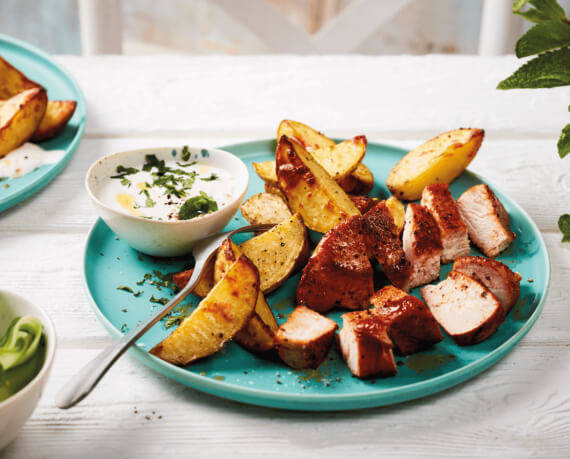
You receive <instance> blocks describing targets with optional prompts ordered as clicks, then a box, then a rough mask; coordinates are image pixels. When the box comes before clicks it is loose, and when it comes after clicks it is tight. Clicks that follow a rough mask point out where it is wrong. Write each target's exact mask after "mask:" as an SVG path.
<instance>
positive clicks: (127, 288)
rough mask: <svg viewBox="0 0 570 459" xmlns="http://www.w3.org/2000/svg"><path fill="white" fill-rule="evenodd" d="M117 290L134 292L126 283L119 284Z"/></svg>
mask: <svg viewBox="0 0 570 459" xmlns="http://www.w3.org/2000/svg"><path fill="white" fill-rule="evenodd" d="M117 290H122V291H124V292H129V293H135V292H133V289H132V288H131V287H127V286H126V285H119V286H118V287H117Z"/></svg>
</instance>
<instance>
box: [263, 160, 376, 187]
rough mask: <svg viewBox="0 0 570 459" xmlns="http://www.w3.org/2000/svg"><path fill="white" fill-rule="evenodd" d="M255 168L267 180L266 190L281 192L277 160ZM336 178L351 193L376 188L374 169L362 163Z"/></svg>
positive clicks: (264, 162)
mask: <svg viewBox="0 0 570 459" xmlns="http://www.w3.org/2000/svg"><path fill="white" fill-rule="evenodd" d="M253 168H254V169H255V172H256V173H257V175H258V176H259V178H261V179H262V180H263V181H264V182H265V191H267V192H268V193H275V194H279V193H280V192H281V190H280V189H279V186H278V184H277V173H276V172H275V161H263V162H261V163H253ZM334 180H335V181H336V182H337V183H338V184H339V185H340V187H341V188H342V189H343V190H344V191H345V192H347V193H349V194H356V195H366V194H368V193H370V191H372V188H374V176H373V175H372V171H371V170H370V169H368V167H366V166H365V165H364V164H362V163H360V164H359V165H358V166H357V167H356V169H355V170H354V171H353V172H352V173H350V174H349V175H348V176H346V177H344V178H342V179H334Z"/></svg>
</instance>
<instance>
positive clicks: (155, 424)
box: [0, 56, 570, 458]
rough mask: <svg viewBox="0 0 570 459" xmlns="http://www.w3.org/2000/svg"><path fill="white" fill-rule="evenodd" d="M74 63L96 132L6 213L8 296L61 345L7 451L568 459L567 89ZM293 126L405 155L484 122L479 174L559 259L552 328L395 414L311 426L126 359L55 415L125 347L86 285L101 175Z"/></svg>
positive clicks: (413, 69)
mask: <svg viewBox="0 0 570 459" xmlns="http://www.w3.org/2000/svg"><path fill="white" fill-rule="evenodd" d="M59 60H60V61H61V62H62V63H63V64H64V65H65V66H67V67H68V68H69V69H70V70H71V71H72V73H73V74H74V75H75V76H76V78H77V79H78V81H79V84H80V85H81V86H82V88H84V91H85V95H86V97H87V103H88V110H89V116H88V127H87V133H86V137H85V139H84V140H83V141H82V143H81V145H80V147H79V149H78V151H77V153H76V155H75V157H74V158H73V160H72V161H71V162H70V164H69V165H68V166H67V167H66V169H65V170H64V171H63V173H62V174H61V175H60V176H59V177H58V178H57V179H56V180H55V181H54V182H53V183H52V184H50V185H49V186H48V187H47V188H46V189H44V190H43V191H42V192H41V193H39V194H36V195H35V196H34V197H32V198H31V199H28V200H27V201H26V202H25V203H22V204H20V205H18V206H16V207H15V208H13V209H10V210H8V211H7V212H4V213H3V214H2V215H1V216H0V254H1V258H0V260H1V261H0V286H1V287H3V288H9V289H10V290H14V291H21V292H23V293H24V294H25V295H26V296H27V297H28V298H29V299H30V300H32V301H33V302H37V303H39V304H42V305H43V306H44V307H45V308H46V309H47V311H48V312H49V313H50V315H51V317H52V318H53V320H54V322H55V325H56V329H57V332H58V336H59V347H58V353H57V356H56V362H55V365H54V369H53V372H52V375H51V379H50V381H49V382H48V385H47V388H46V393H45V395H44V397H43V398H42V400H41V401H40V404H39V406H38V408H37V409H36V411H35V412H34V414H33V416H32V418H31V419H30V421H29V422H28V423H27V424H26V426H25V427H24V429H23V431H22V432H21V434H20V436H19V437H18V439H17V440H16V441H15V442H14V443H13V444H12V445H10V446H9V447H8V449H7V450H6V451H5V452H4V454H3V455H2V457H8V458H20V457H48V458H50V457H58V458H60V457H61V458H67V457H69V458H75V457H85V458H89V457H104V456H106V457H157V456H159V455H160V456H165V457H170V456H175V455H178V456H184V457H186V456H191V457H220V456H221V455H227V453H228V452H231V455H232V457H248V458H249V457H267V456H272V457H273V456H274V457H283V456H287V457H325V456H326V457H339V458H340V457H343V458H344V457H347V456H355V455H358V456H360V457H379V456H382V457H419V456H425V457H441V456H447V457H483V456H489V457H531V456H535V457H567V456H568V454H567V453H568V451H569V450H570V435H569V434H570V432H569V424H568V416H569V410H570V389H569V388H568V384H567V382H568V380H569V379H570V353H569V352H568V348H569V346H570V315H569V314H568V298H569V297H570V282H569V279H570V247H568V244H566V245H565V244H562V243H561V242H560V234H559V233H558V232H557V231H556V220H557V217H558V215H559V214H560V213H563V212H564V211H568V210H569V206H568V204H567V203H568V195H569V191H570V176H569V172H570V169H569V168H568V166H567V164H566V163H565V162H563V161H561V160H560V159H558V158H557V156H556V154H555V143H556V138H557V133H558V132H559V130H560V128H561V126H562V125H563V124H564V123H565V122H566V121H565V117H566V116H567V113H566V106H565V105H564V104H563V103H562V101H563V100H567V99H569V97H568V96H569V95H570V93H569V92H568V90H567V89H562V90H552V91H536V92H533V91H528V92H525V91H519V92H516V93H515V92H511V93H500V92H498V91H495V90H494V86H495V85H496V81H498V80H499V79H500V78H501V77H502V76H504V75H507V74H508V73H509V71H510V70H512V69H513V68H514V67H515V65H516V62H515V59H514V58H512V57H505V58H491V59H477V58H474V57H454V58H450V57H442V56H431V57H422V58H411V57H401V58H396V57H382V58H368V57H343V56H335V57H318V58H304V57H303V58H300V57H293V56H285V57H283V56H282V57H248V58H218V57H212V58H210V57H208V58H201V57H200V58H178V57H168V58H166V57H160V58H154V57H153V58H117V57H105V58H90V59H78V58H73V57H59ZM418 75H421V76H422V78H418V77H417V76H418ZM284 117H291V118H298V119H300V120H303V121H306V122H308V123H312V124H314V125H315V127H317V128H319V129H321V130H323V131H325V132H326V133H327V134H329V135H331V136H338V137H346V136H353V135H356V134H360V133H364V134H367V135H368V137H369V140H371V141H374V140H378V141H385V142H390V143H393V144H396V145H400V146H402V147H405V148H412V147H414V146H416V145H417V144H418V143H421V142H422V141H424V140H425V139H427V138H428V137H431V136H434V135H436V134H437V133H439V132H440V131H442V130H444V129H447V128H453V127H458V126H462V125H472V126H476V127H483V128H485V129H486V131H487V138H486V140H485V142H484V144H483V147H482V149H481V151H480V154H479V155H478V157H477V158H476V160H475V161H474V162H473V164H472V166H471V167H470V169H471V170H473V171H474V172H477V173H480V174H481V175H483V176H485V177H486V178H487V179H489V180H490V181H491V182H492V183H494V184H495V185H496V186H497V187H499V188H500V189H501V190H503V191H504V192H505V193H507V194H509V195H510V196H511V197H512V198H513V199H514V200H515V201H517V202H518V203H519V204H521V205H522V207H523V208H525V210H526V211H527V212H528V213H529V214H530V215H531V217H532V218H533V219H534V220H535V221H536V222H537V224H538V226H539V227H540V229H541V230H542V232H543V234H544V237H545V240H546V242H547V246H548V249H549V252H550V255H551V257H552V272H553V277H552V288H551V291H550V295H549V298H548V301H547V303H546V305H545V309H544V312H543V314H542V316H541V317H540V318H539V320H538V322H537V323H536V325H535V327H534V328H533V329H532V330H531V331H530V333H529V334H528V335H527V337H526V338H525V339H524V340H523V341H522V342H521V343H520V344H519V346H517V348H516V349H515V350H514V351H513V352H512V353H511V354H509V355H508V356H507V357H506V358H505V359H504V360H503V361H501V362H500V363H499V364H498V365H496V366H495V367H493V368H492V369H490V370H488V371H487V372H485V373H484V374H482V375H480V376H478V377H476V378H475V379H474V380H472V381H469V382H467V383H465V384H462V385H460V386H459V387H457V388H454V389H451V390H449V391H446V392H444V393H442V394H439V395H436V396H432V397H428V398H425V399H422V400H418V401H413V402H408V403H404V404H399V405H396V406H392V407H387V408H381V409H371V410H364V411H358V412H348V413H316V414H310V415H309V414H304V413H294V412H285V411H277V410H270V409H263V408H256V407H248V406H245V405H241V404H238V403H234V402H228V401H224V400H221V399H217V398H215V397H212V396H208V395H204V394H201V393H199V392H196V391H194V390H192V389H188V388H186V387H184V386H182V385H180V384H177V383H174V382H172V381H170V380H168V379H167V378H165V377H163V376H161V375H159V374H157V373H155V372H153V371H151V370H149V369H148V368H146V367H144V366H143V365H142V364H140V363H139V362H138V361H136V360H135V359H134V358H133V357H132V356H127V357H125V358H123V359H122V360H121V361H120V362H119V363H118V364H117V366H116V367H115V368H114V369H113V370H112V373H110V374H109V376H108V377H107V378H106V379H105V380H103V382H102V383H101V385H100V387H98V388H97V390H96V391H95V392H94V393H93V394H92V396H91V397H89V398H88V399H86V400H85V401H84V402H83V403H82V404H81V405H79V406H78V407H77V408H76V409H74V410H71V411H66V412H63V411H60V410H58V409H56V408H55V406H54V403H53V398H54V394H55V392H56V391H57V389H59V387H61V385H62V384H64V383H65V381H66V380H67V379H68V378H69V377H70V376H71V375H72V374H73V373H74V372H75V371H76V370H77V369H78V368H79V367H80V366H81V365H82V364H83V363H84V362H86V361H87V360H88V359H89V358H91V357H93V356H94V355H95V354H96V353H97V352H99V351H100V350H101V349H102V348H103V347H104V346H105V345H107V344H109V343H110V342H111V338H110V337H109V335H108V334H107V333H106V332H105V330H104V329H103V327H102V326H101V325H100V324H99V322H98V321H97V319H96V318H95V316H94V314H93V312H92V311H91V309H90V306H89V305H88V302H87V299H86V296H85V294H84V291H83V286H82V281H81V263H82V253H83V249H84V244H85V238H86V235H87V232H88V230H89V228H90V226H91V224H92V223H93V221H94V220H95V218H96V214H95V212H94V209H93V208H92V207H91V204H90V202H89V199H88V197H87V195H86V193H85V191H84V188H83V180H84V175H85V173H86V171H87V168H88V166H89V165H90V164H91V163H92V162H93V161H94V160H95V159H96V158H98V157H100V156H102V155H104V154H107V153H110V152H113V151H118V150H123V149H130V148H137V147H142V146H145V147H146V146H152V145H156V146H159V145H180V144H186V143H188V144H200V145H205V146H217V145H223V144H228V143H233V142H235V141H246V140H254V139H256V138H268V137H271V136H273V135H274V132H275V129H276V125H277V123H278V121H279V120H280V119H282V118H284ZM135 407H136V408H135ZM135 411H136V412H135ZM159 416H161V418H160V419H159ZM147 417H148V418H149V419H147Z"/></svg>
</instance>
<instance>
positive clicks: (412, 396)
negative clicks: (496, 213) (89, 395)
mask: <svg viewBox="0 0 570 459" xmlns="http://www.w3.org/2000/svg"><path fill="white" fill-rule="evenodd" d="M274 140H275V139H258V140H252V141H247V142H238V143H234V144H230V145H224V146H221V147H217V148H221V149H227V148H232V147H245V146H247V145H251V144H261V143H270V142H273V141H274ZM369 145H374V146H378V147H381V148H390V149H393V150H398V151H401V152H402V154H405V153H406V150H405V149H403V148H401V147H397V146H394V145H390V144H384V143H378V142H369ZM234 154H235V153H234ZM464 173H467V174H470V175H471V176H473V177H474V178H475V179H477V180H479V181H482V182H483V183H486V184H487V185H489V186H490V187H491V188H493V189H494V190H495V191H498V192H499V194H501V195H503V196H506V197H507V198H508V199H509V201H510V203H512V204H513V205H514V207H515V208H516V210H517V211H518V212H520V213H521V214H522V215H523V216H524V217H525V218H526V219H527V221H528V222H530V225H531V226H532V228H533V229H534V231H535V232H536V233H537V234H538V235H539V238H538V241H539V245H540V247H541V249H542V252H543V253H544V255H545V261H546V268H547V269H546V278H545V284H544V288H543V290H542V292H543V295H542V297H541V299H540V301H539V302H538V304H537V306H536V308H535V310H534V311H533V313H532V314H531V316H530V317H529V318H528V319H526V321H525V323H524V325H523V326H522V327H521V328H520V329H519V330H518V331H517V332H516V333H515V334H514V335H513V336H511V337H510V338H509V339H507V340H506V341H505V342H504V343H502V344H501V345H500V346H498V347H497V348H495V349H493V350H492V351H491V352H489V353H488V354H486V355H485V356H484V357H482V358H480V359H479V360H476V361H474V362H470V363H468V364H467V365H465V366H462V367H460V368H457V369H455V370H452V371H450V372H447V373H445V374H442V375H439V376H436V377H434V378H430V379H428V380H425V381H419V382H415V383H412V384H408V385H406V386H403V387H394V388H388V389H382V390H374V389H372V390H369V391H366V392H360V393H358V394H335V393H334V392H333V393H331V394H310V393H305V394H290V393H282V392H274V391H269V390H264V389H256V388H250V387H247V386H237V385H235V384H233V383H228V382H225V381H218V380H214V379H211V378H207V377H204V376H201V375H200V374H196V373H193V372H189V371H186V370H185V368H181V367H177V366H176V365H172V364H170V363H168V362H165V361H163V360H161V359H159V358H158V357H155V356H153V355H151V354H150V353H148V352H147V351H145V350H143V349H141V348H139V347H137V346H136V345H135V346H133V347H132V348H131V349H130V350H129V352H130V353H131V354H132V355H134V356H135V357H136V358H137V359H138V360H140V361H141V362H143V363H144V364H145V365H147V366H148V367H150V368H151V369H152V370H154V371H156V372H158V373H160V374H162V375H165V376H167V377H169V378H171V379H174V380H175V381H177V382H179V383H181V384H184V385H186V386H188V387H191V388H193V389H195V390H199V391H202V392H206V393H209V394H212V395H215V396H217V397H221V398H225V399H229V400H234V401H238V402H241V403H245V404H248V405H256V406H264V407H269V408H278V409H287V410H294V411H345V410H355V409H366V408H374V407H380V406H387V405H393V404H395V403H400V402H404V401H411V400H416V399H419V398H423V397H425V396H428V395H433V394H435V393H438V392H442V391H444V390H447V389H449V388H451V387H454V386H456V385H458V384H461V383H463V382H466V381H468V380H469V379H471V378H473V377H475V376H477V375H478V374H480V373H482V372H483V371H485V370H487V369H489V368H490V367H492V366H493V365H494V364H495V363H497V362H498V361H499V360H501V359H502V358H504V357H505V356H506V355H508V354H509V353H510V352H511V351H512V350H513V349H514V348H515V346H516V345H517V344H518V343H519V342H520V341H521V340H522V339H523V338H524V337H525V336H526V334H527V333H528V332H529V331H530V329H531V328H532V327H533V326H534V324H535V323H536V321H537V320H538V317H539V316H540V314H541V313H542V310H543V309H544V304H545V303H546V300H547V298H548V295H549V292H550V284H551V260H550V254H549V252H548V247H547V246H546V242H545V240H544V237H543V235H542V233H541V231H540V229H539V228H538V226H537V225H536V223H535V222H534V220H532V218H531V217H530V216H529V215H528V213H527V212H526V211H525V210H524V209H523V208H522V207H521V206H520V205H519V204H518V203H517V202H516V201H515V200H513V199H512V198H511V197H510V196H508V195H506V194H505V193H503V192H502V191H501V189H500V188H497V187H496V186H495V185H494V184H493V183H492V182H491V181H489V180H487V179H483V178H482V177H481V176H480V175H478V174H476V173H474V172H471V171H469V170H466V171H465V172H464ZM101 224H103V225H105V223H104V222H103V220H102V219H101V218H99V217H98V218H97V219H96V220H95V222H94V223H93V224H92V226H91V228H90V230H89V233H88V234H87V236H86V239H85V246H84V252H83V257H82V270H81V271H82V272H81V280H82V284H83V288H84V289H85V292H86V294H87V298H88V301H89V304H90V306H91V308H92V309H93V311H94V312H95V315H96V316H97V318H98V319H99V321H100V322H101V323H102V325H103V326H104V328H105V329H106V330H107V331H108V332H109V333H110V334H111V336H112V337H113V338H114V339H119V338H121V337H122V336H123V333H121V332H120V330H119V329H118V328H117V327H115V326H114V325H113V324H112V323H111V321H109V319H108V318H107V317H106V316H105V315H104V314H103V312H102V311H101V309H100V308H99V306H98V305H97V303H96V302H95V299H94V298H93V296H92V294H91V290H90V288H89V285H88V282H87V275H86V274H87V269H86V268H87V254H88V253H87V252H88V247H89V244H90V241H91V239H92V238H93V237H94V234H95V232H96V231H97V230H98V229H99V227H100V225H101Z"/></svg>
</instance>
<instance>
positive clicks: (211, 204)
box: [178, 191, 218, 220]
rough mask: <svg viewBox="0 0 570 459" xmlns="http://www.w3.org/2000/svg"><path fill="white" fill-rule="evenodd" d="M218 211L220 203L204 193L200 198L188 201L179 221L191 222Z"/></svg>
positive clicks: (182, 209) (183, 206)
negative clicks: (193, 219)
mask: <svg viewBox="0 0 570 459" xmlns="http://www.w3.org/2000/svg"><path fill="white" fill-rule="evenodd" d="M216 210H218V203H217V202H216V201H214V199H212V197H211V196H208V195H207V194H206V193H204V192H203V191H200V195H199V196H194V197H192V198H190V199H187V200H186V202H185V203H184V204H183V205H182V207H181V208H180V211H179V212H178V219H179V220H190V219H191V218H195V217H197V216H198V215H202V214H208V213H210V212H215V211H216Z"/></svg>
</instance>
